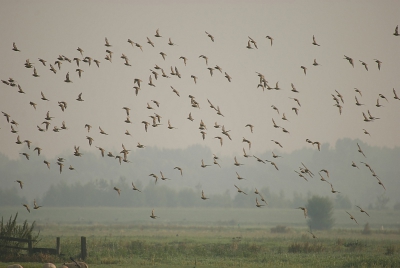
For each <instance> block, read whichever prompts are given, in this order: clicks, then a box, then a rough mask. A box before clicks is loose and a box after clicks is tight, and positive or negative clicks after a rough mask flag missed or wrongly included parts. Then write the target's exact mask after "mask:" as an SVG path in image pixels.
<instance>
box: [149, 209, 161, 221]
mask: <svg viewBox="0 0 400 268" xmlns="http://www.w3.org/2000/svg"><path fill="white" fill-rule="evenodd" d="M150 218H152V219H156V218H159V217H158V216H156V215H154V209H153V210H152V211H151V215H150Z"/></svg>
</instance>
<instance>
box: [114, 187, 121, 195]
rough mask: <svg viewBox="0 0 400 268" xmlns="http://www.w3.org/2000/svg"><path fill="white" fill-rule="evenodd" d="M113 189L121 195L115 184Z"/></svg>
mask: <svg viewBox="0 0 400 268" xmlns="http://www.w3.org/2000/svg"><path fill="white" fill-rule="evenodd" d="M114 190H115V191H117V193H118V195H121V190H120V189H119V188H117V187H116V186H114Z"/></svg>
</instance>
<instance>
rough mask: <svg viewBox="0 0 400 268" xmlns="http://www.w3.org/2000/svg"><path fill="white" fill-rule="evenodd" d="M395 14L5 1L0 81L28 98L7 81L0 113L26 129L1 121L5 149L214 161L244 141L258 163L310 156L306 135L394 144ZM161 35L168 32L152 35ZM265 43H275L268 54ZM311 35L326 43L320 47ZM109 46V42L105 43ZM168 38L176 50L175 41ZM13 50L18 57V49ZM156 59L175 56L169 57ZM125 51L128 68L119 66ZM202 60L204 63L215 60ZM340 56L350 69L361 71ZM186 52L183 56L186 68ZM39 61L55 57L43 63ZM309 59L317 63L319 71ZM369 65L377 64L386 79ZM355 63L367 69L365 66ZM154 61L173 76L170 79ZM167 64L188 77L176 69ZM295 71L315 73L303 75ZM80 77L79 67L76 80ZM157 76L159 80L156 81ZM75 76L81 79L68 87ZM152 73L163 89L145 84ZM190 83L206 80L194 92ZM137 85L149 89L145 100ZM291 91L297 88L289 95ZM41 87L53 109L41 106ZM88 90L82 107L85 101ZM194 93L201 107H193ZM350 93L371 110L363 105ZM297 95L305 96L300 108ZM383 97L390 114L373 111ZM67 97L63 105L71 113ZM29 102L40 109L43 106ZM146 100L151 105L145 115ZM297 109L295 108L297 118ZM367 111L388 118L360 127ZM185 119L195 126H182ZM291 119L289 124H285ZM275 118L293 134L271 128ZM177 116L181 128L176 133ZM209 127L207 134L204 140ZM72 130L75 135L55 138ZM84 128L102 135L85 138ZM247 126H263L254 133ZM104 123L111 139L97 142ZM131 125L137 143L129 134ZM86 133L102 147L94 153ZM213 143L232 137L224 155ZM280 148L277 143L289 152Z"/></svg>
mask: <svg viewBox="0 0 400 268" xmlns="http://www.w3.org/2000/svg"><path fill="white" fill-rule="evenodd" d="M399 14H400V2H398V1H329V2H327V1H251V2H250V1H6V2H4V3H3V4H2V8H1V9H0V22H1V23H0V25H1V26H0V34H1V38H0V47H1V50H0V58H1V63H2V64H1V65H0V79H2V80H8V79H9V78H10V77H11V78H13V79H15V80H16V83H17V84H19V85H20V86H21V88H22V90H23V91H24V92H25V94H22V93H18V88H17V87H10V86H7V85H6V84H4V83H0V109H1V111H2V112H6V113H8V114H9V115H10V116H11V118H10V120H12V119H14V120H15V121H16V122H17V123H19V125H18V126H16V127H15V129H16V130H17V131H18V133H17V134H14V133H11V132H10V130H11V128H10V124H9V123H7V121H6V118H5V117H3V116H2V117H1V118H0V136H1V139H0V143H1V145H0V151H1V152H2V153H5V154H6V155H8V156H9V157H12V158H18V157H21V156H20V155H19V154H18V153H20V152H23V151H27V148H26V144H23V145H18V144H16V143H15V142H16V140H17V139H16V138H17V135H20V138H21V141H23V140H30V141H32V147H33V148H34V147H36V146H39V147H41V148H42V149H43V151H42V154H43V155H44V156H45V157H55V156H62V153H63V152H70V153H71V154H72V153H73V147H74V146H75V145H76V146H80V147H81V150H93V151H94V150H97V149H96V148H95V147H94V146H100V147H103V148H105V149H106V151H112V152H114V153H116V151H117V150H118V151H119V150H121V144H122V143H124V144H125V146H126V147H127V148H128V149H133V150H136V149H137V148H136V145H137V143H138V142H140V143H141V144H144V145H145V146H157V147H161V148H185V147H187V146H189V145H193V144H204V145H205V146H208V147H210V148H211V149H212V151H213V152H215V153H216V154H220V155H241V154H242V148H246V150H248V145H247V144H246V143H243V142H242V139H243V137H245V138H246V139H248V140H250V141H251V143H252V147H251V150H250V152H251V153H253V154H257V153H259V152H264V151H266V150H274V151H276V152H279V151H285V152H291V151H293V150H296V149H300V148H303V147H312V145H310V144H308V143H307V142H306V141H305V140H306V139H310V140H312V141H319V142H321V143H329V144H330V145H331V146H334V144H335V142H336V141H337V140H338V139H341V138H345V137H348V138H352V139H356V138H358V139H361V140H362V141H363V142H366V143H368V144H370V145H375V146H386V147H390V148H393V147H395V146H399V145H400V140H399V139H398V137H399V130H400V124H399V119H398V116H399V114H400V113H399V112H400V100H395V99H394V98H393V97H394V94H393V92H392V90H393V88H394V89H395V90H397V92H398V94H399V96H400V79H399V70H400V36H394V35H393V33H394V31H395V27H396V25H398V24H399V22H400V19H399V16H398V15H399ZM157 29H159V34H160V35H161V36H162V37H156V36H155V35H156V30H157ZM205 31H207V32H208V33H210V34H211V35H213V37H214V39H215V41H214V42H213V41H211V39H210V38H209V37H208V36H207V34H206V33H205ZM267 35H268V36H271V37H272V38H273V45H272V46H271V44H270V40H269V39H267V38H266V36H267ZM313 35H315V39H316V41H317V43H318V44H319V45H320V46H316V45H313V44H312V41H313V39H312V37H313ZM106 37H107V38H108V41H109V44H110V45H111V47H106V46H105V38H106ZM147 37H148V38H150V40H151V41H152V42H153V43H154V47H152V46H151V45H150V44H148V43H147ZM249 37H251V38H252V39H253V40H255V41H256V44H257V47H258V49H257V48H255V47H254V44H251V46H252V49H248V48H246V46H247V45H248V41H249ZM169 38H171V40H172V42H173V43H175V44H176V45H174V46H171V45H168V42H169ZM128 39H131V40H132V41H133V42H135V43H138V44H140V45H141V46H142V49H143V51H141V50H140V48H138V47H136V46H132V45H131V44H130V43H128V42H127V41H128ZM13 42H15V44H16V46H17V48H18V49H19V50H20V51H18V52H17V51H13V50H12V48H13ZM78 47H80V48H82V49H83V50H84V52H83V56H82V55H81V54H80V53H79V52H78V51H77V48H78ZM106 49H109V50H111V51H112V52H113V54H112V63H111V62H109V61H107V60H106V59H105V56H106V55H107V52H106ZM160 52H164V53H165V54H167V56H166V58H165V60H163V58H162V56H161V55H160ZM122 53H123V54H125V55H126V56H127V57H128V59H129V64H130V65H131V66H126V65H124V62H125V61H124V60H123V59H122V58H121V55H122ZM59 55H63V56H66V57H67V58H69V59H71V60H72V59H73V58H75V57H76V58H80V59H83V58H84V57H86V56H89V57H91V58H93V59H97V60H99V61H100V62H101V63H100V67H99V68H98V67H97V66H96V64H94V63H93V62H92V64H91V66H89V65H88V64H87V63H84V62H80V67H77V65H76V63H75V62H74V61H72V63H69V62H68V61H62V65H61V69H60V70H58V67H57V66H56V65H55V61H56V60H57V57H58V56H59ZM200 55H204V56H206V57H208V65H206V61H205V60H204V59H203V58H200V57H199V56H200ZM344 55H346V56H348V57H351V58H352V59H353V60H354V67H353V66H352V65H351V64H350V63H349V61H348V60H346V59H344ZM181 56H184V57H186V58H188V61H187V65H186V66H185V65H184V63H183V60H182V59H179V57H181ZM38 58H42V59H44V60H46V61H47V63H46V66H43V65H42V63H41V62H39V60H38ZM27 59H29V61H30V62H31V63H32V64H33V66H34V67H36V70H37V74H38V75H39V77H34V76H32V74H33V68H32V69H30V68H25V67H24V63H25V61H26V60H27ZM314 59H316V61H317V62H318V63H319V64H320V65H319V66H313V61H314ZM374 59H379V60H380V61H381V62H382V66H381V70H378V65H377V63H376V62H375V61H374ZM359 60H362V61H364V62H366V63H367V64H368V71H367V70H366V69H365V68H364V66H363V65H362V64H361V62H360V61H359ZM50 64H52V65H53V66H54V67H55V68H56V69H57V73H56V74H54V73H53V72H51V71H50V67H49V65H50ZM156 64H157V65H158V66H160V67H161V68H163V69H164V71H165V73H166V74H167V75H168V76H170V78H164V77H161V71H160V70H156V69H155V68H154V67H155V65H156ZM216 65H218V66H220V67H221V68H222V73H220V72H219V71H218V70H214V73H213V76H211V75H210V72H209V70H208V69H207V68H208V67H212V68H214V67H215V66H216ZM171 66H172V67H176V68H177V69H178V70H179V72H180V74H181V78H178V77H177V76H174V75H171V74H170V72H171V70H170V68H171ZM300 66H305V67H307V74H306V75H305V74H304V72H303V69H301V68H300ZM77 68H81V69H82V70H83V71H84V72H83V73H82V77H81V78H79V76H78V73H77V72H76V69H77ZM150 69H151V70H154V71H157V72H158V73H159V74H160V77H158V79H157V80H155V79H154V76H153V75H152V74H151V71H150ZM68 72H69V75H70V79H71V80H72V83H66V82H64V80H65V79H66V74H67V73H68ZM225 72H226V73H227V74H229V76H231V77H232V81H231V82H229V81H228V80H227V79H226V78H225V77H224V73H225ZM256 72H259V73H261V74H263V75H264V76H265V79H266V80H267V81H268V84H269V85H270V86H271V87H275V85H276V82H278V81H279V88H281V90H275V89H273V90H267V89H265V91H263V90H262V88H261V87H257V85H258V84H259V77H258V76H257V73H256ZM150 75H152V79H153V83H154V85H155V87H152V86H149V85H148V83H149V76H150ZM191 75H195V76H197V77H198V80H197V83H196V84H195V83H194V81H193V79H192V78H191ZM135 78H139V79H141V80H142V81H143V82H142V84H141V90H140V91H139V94H138V95H137V96H136V95H135V89H134V88H133V87H134V86H135V85H134V79H135ZM291 83H293V84H294V85H295V87H296V88H297V90H298V91H299V93H294V92H292V91H291V89H292V87H291ZM171 86H172V87H174V88H175V89H176V90H177V91H179V93H180V97H178V96H177V95H176V94H175V93H173V92H172V89H171ZM354 88H358V89H359V90H360V91H361V92H362V96H361V95H360V94H359V93H357V92H355V90H354ZM335 90H337V91H338V92H339V93H341V95H343V98H344V103H341V102H340V105H342V106H343V108H342V114H341V115H340V114H339V109H338V108H337V107H335V106H334V104H335V101H334V100H333V98H332V95H331V94H334V95H337V93H336V92H335ZM41 91H42V92H43V93H44V94H45V96H46V97H47V98H48V99H49V101H44V100H41V95H40V92H41ZM79 93H82V99H84V101H83V102H79V101H77V100H76V99H77V98H78V95H79ZM378 94H383V95H384V96H385V97H386V98H387V100H388V101H386V100H385V99H383V98H380V97H379V95H378ZM189 95H193V96H194V97H195V100H196V101H197V102H198V103H199V105H200V109H198V108H194V107H192V106H191V102H190V98H189V97H188V96H189ZM355 96H357V98H358V100H359V102H360V103H362V104H364V105H361V106H357V105H356V104H355ZM290 98H297V99H298V100H299V102H300V104H301V107H300V106H299V105H298V104H297V103H296V102H295V100H293V99H290ZM378 98H379V101H380V104H381V105H383V106H384V107H379V108H378V107H376V106H375V105H376V102H377V99H378ZM207 99H208V100H210V101H211V102H212V103H213V104H214V105H215V107H217V106H219V108H220V111H221V113H222V114H223V116H220V115H217V112H216V111H215V110H214V109H212V108H210V107H209V104H208V102H207ZM152 100H156V101H158V102H159V103H160V107H157V106H156V105H155V104H154V103H153V102H152ZM59 101H65V102H67V104H68V105H67V109H66V110H65V111H64V112H62V111H61V108H60V107H59V106H58V102H59ZM30 102H34V103H36V104H37V107H36V110H35V109H34V108H33V107H32V106H30V104H29V103H30ZM147 103H149V104H150V105H151V106H152V107H153V108H154V109H147V108H146V107H147ZM272 105H275V106H276V107H277V108H278V109H279V114H278V113H277V111H275V110H273V109H272V107H271V106H272ZM122 107H129V108H130V109H131V111H130V120H131V121H132V123H131V124H128V123H125V122H124V121H125V120H126V113H125V110H123V109H122ZM293 107H296V108H298V109H299V110H298V113H299V114H298V115H296V114H295V113H294V111H293V110H292V108H293ZM367 110H369V111H370V112H371V114H372V115H373V116H376V117H379V118H380V119H379V120H375V121H373V122H364V121H363V120H364V118H363V115H362V113H363V112H364V113H365V114H367ZM47 111H49V112H50V116H52V117H54V118H52V119H51V120H50V123H51V125H50V127H49V131H47V132H40V131H38V129H37V125H38V126H40V127H44V125H42V122H43V121H45V119H44V118H45V116H46V113H47ZM154 113H157V114H159V115H161V116H162V118H161V124H162V125H160V126H158V127H155V128H153V127H151V126H149V129H148V132H147V133H146V132H145V130H144V125H143V124H142V123H141V122H142V121H143V120H145V121H148V122H150V123H151V122H152V119H151V118H150V117H149V116H150V115H154ZM189 113H191V114H192V117H193V118H194V121H193V122H191V121H189V120H188V119H187V117H188V115H189ZM283 113H285V115H286V118H287V119H288V121H284V120H282V114H283ZM272 119H274V120H275V122H276V124H277V125H279V126H281V127H284V128H285V129H286V130H288V131H289V132H290V133H289V134H288V133H284V132H283V131H282V129H281V128H274V127H273V123H272ZM168 120H170V122H171V124H172V126H174V127H176V129H171V130H170V129H168V128H167V126H168ZM200 120H203V122H204V123H205V124H206V127H207V130H205V132H206V133H207V134H206V138H205V140H204V141H203V139H202V135H201V134H200V130H199V124H200ZM63 121H65V123H66V126H67V128H68V129H67V130H61V131H60V132H58V133H57V132H53V131H52V129H53V127H54V126H57V127H61V123H62V122H63ZM215 122H217V123H218V124H220V125H225V128H226V129H227V130H231V131H230V132H229V134H230V135H231V137H232V141H230V140H229V139H228V138H227V136H225V135H223V134H221V130H220V129H216V128H214V127H213V126H214V123H215ZM85 124H90V125H91V126H92V127H93V128H92V129H91V131H90V133H88V132H87V129H85V128H84V126H85ZM246 124H252V125H254V131H253V133H251V132H250V129H249V128H248V127H245V125H246ZM99 126H100V127H101V128H102V129H103V130H104V131H105V132H107V133H108V134H109V135H107V136H106V135H101V134H100V133H99ZM363 129H366V130H367V131H368V132H369V133H370V134H371V135H370V136H369V135H366V134H364V133H363ZM126 130H128V131H129V132H130V133H131V134H132V136H127V135H125V134H124V133H125V131H126ZM86 136H90V137H92V138H93V139H94V142H93V145H92V147H90V146H89V144H88V140H87V139H86ZM216 136H221V137H223V146H221V145H220V142H219V140H218V139H215V138H214V137H216ZM271 140H277V141H279V142H280V143H281V144H282V145H283V149H281V148H280V147H278V146H277V145H276V144H274V143H273V142H271ZM314 148H316V147H314ZM31 150H32V148H31ZM30 154H31V155H33V153H32V152H31V153H30Z"/></svg>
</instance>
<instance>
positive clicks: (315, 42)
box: [312, 35, 320, 46]
mask: <svg viewBox="0 0 400 268" xmlns="http://www.w3.org/2000/svg"><path fill="white" fill-rule="evenodd" d="M312 44H313V45H314V46H320V45H319V44H318V43H317V41H315V36H314V35H313V36H312Z"/></svg>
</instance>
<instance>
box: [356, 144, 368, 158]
mask: <svg viewBox="0 0 400 268" xmlns="http://www.w3.org/2000/svg"><path fill="white" fill-rule="evenodd" d="M357 147H358V152H359V153H360V154H362V155H363V156H364V157H366V156H365V154H364V152H363V151H362V150H361V147H360V145H359V144H358V143H357Z"/></svg>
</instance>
